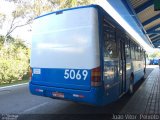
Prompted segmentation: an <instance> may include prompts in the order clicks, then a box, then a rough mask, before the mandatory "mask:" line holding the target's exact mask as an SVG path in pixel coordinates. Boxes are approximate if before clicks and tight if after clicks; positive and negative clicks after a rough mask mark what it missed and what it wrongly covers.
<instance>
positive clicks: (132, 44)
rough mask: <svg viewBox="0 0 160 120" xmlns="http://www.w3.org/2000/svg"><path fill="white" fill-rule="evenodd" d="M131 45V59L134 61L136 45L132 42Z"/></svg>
mask: <svg viewBox="0 0 160 120" xmlns="http://www.w3.org/2000/svg"><path fill="white" fill-rule="evenodd" d="M130 45H131V58H132V59H135V54H134V43H133V42H130Z"/></svg>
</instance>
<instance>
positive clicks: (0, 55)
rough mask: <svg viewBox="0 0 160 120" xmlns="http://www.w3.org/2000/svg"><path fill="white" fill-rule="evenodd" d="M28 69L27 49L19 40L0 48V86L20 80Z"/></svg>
mask: <svg viewBox="0 0 160 120" xmlns="http://www.w3.org/2000/svg"><path fill="white" fill-rule="evenodd" d="M28 68H29V49H28V48H27V47H25V45H24V44H23V43H22V42H21V41H20V40H15V41H14V42H12V43H9V44H7V45H5V46H1V48H0V84H3V83H12V82H13V81H16V80H21V79H22V77H23V76H24V75H26V73H28Z"/></svg>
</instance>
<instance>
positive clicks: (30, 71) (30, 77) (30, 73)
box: [29, 68, 32, 80]
mask: <svg viewBox="0 0 160 120" xmlns="http://www.w3.org/2000/svg"><path fill="white" fill-rule="evenodd" d="M29 79H30V80H31V79H32V68H30V69H29Z"/></svg>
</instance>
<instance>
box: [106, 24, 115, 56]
mask: <svg viewBox="0 0 160 120" xmlns="http://www.w3.org/2000/svg"><path fill="white" fill-rule="evenodd" d="M104 57H110V58H116V57H118V52H117V44H116V30H115V28H114V27H113V26H111V24H109V23H108V22H105V25H104Z"/></svg>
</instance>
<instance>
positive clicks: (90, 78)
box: [29, 5, 145, 106]
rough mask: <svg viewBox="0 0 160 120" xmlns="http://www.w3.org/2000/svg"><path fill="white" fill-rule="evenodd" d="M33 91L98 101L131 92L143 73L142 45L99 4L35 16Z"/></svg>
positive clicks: (108, 99) (44, 94) (59, 96)
mask: <svg viewBox="0 0 160 120" xmlns="http://www.w3.org/2000/svg"><path fill="white" fill-rule="evenodd" d="M30 66H31V80H30V83H29V88H30V92H31V93H32V94H33V95H39V96H44V97H50V98H53V99H61V100H69V101H74V102H78V103H85V104H90V105H96V106H103V105H106V104H109V103H111V102H113V101H116V100H117V99H119V98H120V97H121V96H123V95H124V94H125V93H128V92H129V93H131V94H132V93H133V92H134V85H135V83H136V82H137V81H139V80H140V79H141V78H142V77H143V76H144V74H145V51H144V50H143V48H142V47H141V46H140V45H138V44H137V43H136V42H135V40H134V39H133V38H132V37H131V36H130V35H129V34H128V33H127V32H126V31H125V30H124V29H123V27H121V26H120V25H119V24H118V23H117V22H116V21H115V20H114V19H113V18H112V17H111V16H109V15H108V14H107V13H106V12H105V11H104V10H103V9H102V8H101V7H100V6H98V5H88V6H81V7H76V8H71V9H64V10H60V11H56V12H51V13H48V14H45V15H42V16H39V17H37V18H35V20H34V23H33V36H32V46H31V59H30Z"/></svg>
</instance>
